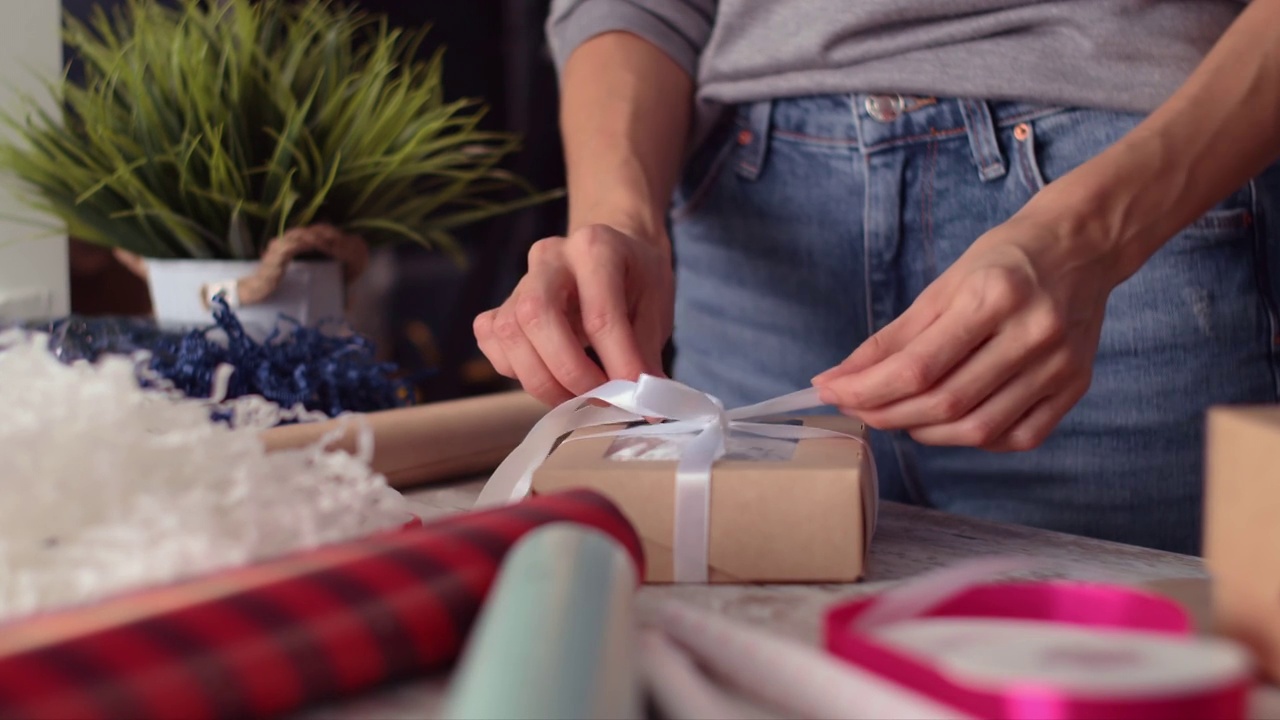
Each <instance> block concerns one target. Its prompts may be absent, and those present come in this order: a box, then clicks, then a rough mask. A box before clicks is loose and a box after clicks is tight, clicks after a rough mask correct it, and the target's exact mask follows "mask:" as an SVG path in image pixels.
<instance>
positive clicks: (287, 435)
mask: <svg viewBox="0 0 1280 720" xmlns="http://www.w3.org/2000/svg"><path fill="white" fill-rule="evenodd" d="M546 412H547V407H546V406H545V405H543V404H542V403H541V402H539V401H538V400H536V399H534V398H533V397H532V396H531V395H529V394H527V393H525V392H523V391H514V392H504V393H494V394H490V395H481V396H478V397H472V398H463V399H461V400H449V401H446V402H438V403H430V404H427V405H418V406H415V407H409V408H397V409H395V410H384V411H381V412H373V413H359V414H353V416H352V417H348V418H342V417H339V418H335V419H333V420H326V421H323V422H318V423H302V424H298V425H285V426H282V427H277V428H272V429H270V430H267V431H265V432H264V433H263V435H262V437H263V440H264V442H266V445H267V449H268V450H269V451H275V450H286V449H294V448H300V447H305V446H307V445H311V444H313V443H315V442H318V441H319V440H320V439H321V438H322V437H324V436H325V435H326V434H327V433H330V432H333V431H335V430H337V429H344V434H343V435H342V437H341V438H340V439H339V440H338V441H337V442H335V443H333V445H332V446H331V447H333V448H334V449H342V450H346V451H347V452H354V451H355V449H356V439H357V437H358V433H359V430H360V423H361V422H364V423H367V425H368V427H369V428H370V429H372V431H373V462H372V465H373V469H374V470H375V471H376V472H379V473H382V474H383V475H385V476H386V478H387V481H388V482H389V483H390V484H391V486H392V487H395V488H406V487H412V486H414V485H420V484H425V483H430V482H435V481H439V480H447V479H452V478H458V477H463V476H466V475H479V474H482V473H486V472H488V471H490V470H493V469H494V468H496V467H497V466H498V464H499V463H501V462H502V460H503V458H505V457H506V456H507V454H508V453H510V452H511V451H512V450H514V449H515V447H516V445H519V444H520V441H521V440H524V436H525V435H527V434H528V433H529V430H530V429H531V428H532V427H533V425H534V423H536V422H538V420H540V419H541V418H542V416H543V415H544V414H546Z"/></svg>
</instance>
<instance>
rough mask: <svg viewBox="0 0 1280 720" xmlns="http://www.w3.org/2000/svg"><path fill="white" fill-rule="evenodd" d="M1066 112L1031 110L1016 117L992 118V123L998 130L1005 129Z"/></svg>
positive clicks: (1047, 109)
mask: <svg viewBox="0 0 1280 720" xmlns="http://www.w3.org/2000/svg"><path fill="white" fill-rule="evenodd" d="M1066 111H1067V108H1043V109H1040V110H1032V111H1031V112H1025V113H1019V114H1017V115H1010V116H1009V117H1005V118H999V119H996V118H994V117H993V118H992V122H993V123H995V126H996V127H998V128H1005V127H1009V126H1011V125H1017V124H1018V123H1020V122H1031V121H1032V120H1043V119H1044V118H1047V117H1049V116H1051V115H1057V114H1059V113H1064V112H1066Z"/></svg>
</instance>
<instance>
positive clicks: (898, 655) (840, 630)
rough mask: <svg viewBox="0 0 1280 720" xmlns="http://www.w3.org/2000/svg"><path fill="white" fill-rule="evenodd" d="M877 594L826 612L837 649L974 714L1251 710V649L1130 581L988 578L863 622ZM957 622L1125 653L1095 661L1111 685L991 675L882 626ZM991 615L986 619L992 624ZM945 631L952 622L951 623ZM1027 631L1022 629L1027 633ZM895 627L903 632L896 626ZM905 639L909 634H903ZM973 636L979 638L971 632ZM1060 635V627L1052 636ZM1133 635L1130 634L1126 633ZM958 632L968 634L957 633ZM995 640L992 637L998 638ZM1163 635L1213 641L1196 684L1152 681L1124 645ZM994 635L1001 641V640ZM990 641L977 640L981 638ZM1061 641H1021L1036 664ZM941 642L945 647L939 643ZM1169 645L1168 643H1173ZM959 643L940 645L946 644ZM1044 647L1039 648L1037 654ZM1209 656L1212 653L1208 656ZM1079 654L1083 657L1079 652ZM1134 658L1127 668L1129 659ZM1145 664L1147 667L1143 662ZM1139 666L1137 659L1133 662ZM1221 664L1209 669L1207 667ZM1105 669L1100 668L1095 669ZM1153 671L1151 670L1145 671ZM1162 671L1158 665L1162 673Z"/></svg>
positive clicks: (1169, 719)
mask: <svg viewBox="0 0 1280 720" xmlns="http://www.w3.org/2000/svg"><path fill="white" fill-rule="evenodd" d="M876 601H877V598H874V597H873V598H869V599H862V600H856V601H853V602H849V603H844V604H841V605H838V606H835V607H833V608H832V609H831V610H830V611H829V612H828V613H827V616H826V618H825V642H826V647H827V650H828V651H829V652H831V653H832V654H834V655H835V656H837V657H839V658H841V659H843V660H845V661H847V662H849V663H852V664H854V665H858V666H859V667H861V668H862V669H864V670H867V671H869V672H872V673H875V674H877V675H880V676H881V677H884V678H885V679H887V680H890V681H892V682H895V683H898V684H900V685H902V686H905V687H908V688H911V689H912V690H914V691H916V692H918V693H921V694H923V695H926V696H928V697H930V698H932V699H934V700H936V701H938V702H941V703H943V704H946V705H950V706H952V707H955V708H957V709H959V710H961V711H963V712H965V713H967V714H970V715H973V716H975V717H980V718H992V719H993V720H1006V719H1007V720H1015V719H1017V720H1022V719H1024V718H1044V719H1045V720H1156V719H1157V718H1159V719H1160V720H1182V719H1184V718H1185V719H1186V720H1202V719H1204V718H1214V719H1215V720H1237V719H1242V718H1244V717H1245V716H1246V710H1247V705H1248V698H1249V690H1250V688H1251V686H1252V684H1253V671H1252V667H1251V665H1250V663H1249V662H1248V659H1247V656H1246V655H1245V654H1244V652H1243V650H1240V649H1238V648H1235V647H1233V646H1230V645H1229V644H1227V643H1225V641H1216V640H1210V639H1200V638H1196V637H1195V636H1194V630H1193V627H1192V624H1191V621H1190V619H1189V618H1188V617H1187V614H1186V613H1185V612H1184V611H1183V610H1182V608H1181V607H1179V606H1178V605H1177V604H1176V603H1174V602H1172V601H1170V600H1167V599H1164V598H1161V597H1157V596H1154V595H1150V594H1147V593H1143V592H1139V591H1136V590H1132V589H1129V588H1123V587H1118V586H1109V585H1092V584H1075V583H1058V582H1039V583H1017V584H987V585H978V586H973V587H970V588H968V589H964V590H960V591H959V592H957V593H956V594H955V595H952V596H951V597H949V598H947V599H944V600H942V601H941V602H939V603H937V604H936V605H934V606H933V607H932V608H929V609H927V610H925V611H923V612H921V613H919V614H917V615H915V616H914V617H912V618H910V619H907V620H903V621H899V622H893V623H888V624H884V625H872V626H870V627H861V626H860V623H859V619H860V617H861V616H863V615H864V614H865V613H866V612H867V610H869V609H870V608H871V607H873V606H874V605H875V604H876ZM931 620H933V621H941V623H939V624H940V625H943V626H945V624H946V623H947V622H950V621H952V620H954V621H958V622H959V623H960V624H961V625H963V623H965V622H974V623H975V625H974V627H983V626H985V627H987V628H988V629H989V630H990V629H993V628H998V627H999V624H1000V623H1003V624H1006V625H1008V626H1009V628H1007V629H1010V630H1014V629H1025V630H1026V631H1027V633H1028V634H1027V635H1026V637H1027V639H1028V642H1032V640H1031V636H1032V635H1033V634H1034V633H1035V631H1036V630H1043V629H1048V630H1051V631H1055V632H1062V631H1067V632H1070V631H1072V630H1075V631H1079V630H1082V629H1086V630H1091V631H1093V633H1091V637H1092V638H1095V639H1096V638H1098V636H1105V638H1104V640H1103V641H1104V642H1107V643H1110V644H1111V645H1112V646H1113V647H1114V648H1116V650H1117V652H1116V653H1113V655H1114V657H1111V658H1109V659H1108V658H1102V657H1099V658H1098V660H1097V662H1099V663H1104V662H1109V661H1110V662H1112V663H1113V664H1112V667H1111V670H1110V671H1109V672H1110V682H1107V683H1106V687H1095V688H1088V687H1081V686H1080V684H1079V683H1078V682H1077V683H1074V684H1072V683H1054V682H1051V681H1046V680H1045V679H1044V677H1043V676H1042V677H1040V678H1036V677H1033V675H1034V672H1031V671H1028V672H1025V673H1023V676H1022V677H1019V676H1018V673H1019V672H1021V670H1022V669H1021V668H1020V667H1017V666H1015V667H1013V668H1012V669H1011V672H1009V673H1008V674H1007V675H1005V676H1004V677H996V676H994V675H993V674H992V673H991V672H990V668H987V670H986V671H985V672H977V673H971V672H968V671H967V669H966V668H964V667H963V664H962V663H959V662H948V661H947V660H945V659H943V658H941V657H938V656H935V657H929V653H927V652H919V651H918V650H919V648H917V651H912V650H910V649H907V648H905V647H904V646H903V645H902V644H901V643H900V642H895V641H894V640H892V639H891V638H890V637H888V635H889V634H886V633H885V632H884V631H885V630H888V629H894V628H901V629H906V628H907V626H908V625H910V624H913V623H917V622H918V621H925V622H929V621H931ZM984 621H985V625H984ZM944 629H945V627H944ZM1019 631H1021V630H1019ZM895 632H896V630H895ZM898 635H899V639H901V637H902V633H900V632H899V633H898ZM970 635H971V637H976V635H973V634H972V633H970ZM1050 635H1052V632H1051V633H1050ZM1123 635H1129V637H1128V638H1125V637H1120V636H1123ZM953 636H954V637H957V638H959V637H962V635H957V634H954V633H953ZM993 638H994V636H993ZM1144 639H1145V640H1147V641H1155V642H1157V643H1159V642H1165V643H1167V642H1168V641H1169V640H1171V639H1173V640H1177V641H1179V642H1185V643H1187V644H1188V646H1191V647H1194V646H1195V644H1196V643H1204V644H1205V652H1206V653H1209V654H1213V657H1214V658H1216V660H1215V662H1214V663H1208V662H1206V664H1205V665H1206V669H1205V670H1204V672H1203V673H1199V671H1198V669H1197V671H1196V672H1194V673H1193V675H1195V681H1194V682H1187V681H1186V678H1185V676H1186V673H1185V668H1184V672H1183V674H1182V675H1183V677H1181V678H1180V679H1173V678H1171V679H1170V680H1169V682H1168V684H1162V683H1160V682H1155V683H1152V682H1151V679H1152V678H1151V676H1152V668H1151V667H1150V657H1148V658H1147V659H1146V660H1144V658H1143V656H1142V654H1141V653H1128V655H1129V656H1130V657H1128V658H1127V659H1125V655H1126V653H1125V652H1123V650H1124V648H1126V646H1127V645H1126V643H1129V644H1132V643H1135V642H1138V641H1142V640H1144ZM993 641H994V639H993ZM982 642H984V641H982V640H978V641H977V642H975V643H973V644H974V645H975V646H978V645H980V644H981V643H982ZM1054 642H1055V641H1054V640H1053V639H1049V640H1046V641H1044V643H1045V644H1044V646H1043V647H1041V648H1034V647H1031V646H1029V645H1026V644H1025V643H1021V641H1015V643H1014V644H1011V647H1013V646H1014V645H1022V647H1021V648H1020V649H1021V650H1023V651H1024V652H1022V653H1020V660H1022V659H1025V660H1027V661H1028V665H1027V666H1026V667H1030V666H1031V665H1034V664H1035V663H1036V662H1037V661H1038V660H1041V659H1043V656H1044V655H1045V654H1047V653H1049V652H1053V651H1054V647H1053V643H1054ZM940 647H941V646H940ZM1166 647H1167V646H1166ZM948 649H949V650H954V649H955V648H954V647H952V648H945V647H942V648H941V651H942V652H943V653H944V654H945V652H946V651H947V650H948ZM1037 653H1040V654H1039V655H1037ZM1205 657H1206V659H1207V658H1208V657H1209V655H1206V656H1205ZM1077 660H1079V658H1077ZM1125 662H1129V663H1131V664H1130V665H1129V667H1128V668H1127V669H1126V667H1125V665H1124V663H1125ZM1143 662H1146V663H1148V666H1147V667H1140V666H1139V665H1138V664H1140V663H1143ZM1134 663H1138V664H1134ZM1211 664H1212V665H1214V667H1215V669H1214V670H1212V671H1210V670H1208V669H1207V667H1208V665H1211ZM1094 671H1095V672H1097V671H1098V670H1097V668H1095V669H1094ZM1144 672H1145V675H1143V674H1144ZM1154 672H1155V674H1156V676H1157V677H1158V675H1159V672H1160V671H1159V669H1157V670H1155V671H1154ZM1125 673H1131V674H1132V675H1133V676H1135V677H1136V676H1140V675H1142V676H1144V678H1145V681H1146V682H1142V683H1135V685H1134V686H1131V687H1125V686H1124V681H1125V679H1126V677H1128V676H1127V675H1126V674H1125Z"/></svg>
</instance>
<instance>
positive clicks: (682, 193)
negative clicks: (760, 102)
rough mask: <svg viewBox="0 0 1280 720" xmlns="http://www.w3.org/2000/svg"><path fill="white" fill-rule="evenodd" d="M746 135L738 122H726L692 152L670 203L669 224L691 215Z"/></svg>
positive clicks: (730, 160)
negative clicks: (743, 134) (743, 135)
mask: <svg viewBox="0 0 1280 720" xmlns="http://www.w3.org/2000/svg"><path fill="white" fill-rule="evenodd" d="M744 132H749V130H748V129H747V127H746V126H745V125H744V124H743V123H742V121H741V120H740V119H739V120H734V121H726V122H723V123H721V124H720V125H718V126H716V129H715V130H714V131H713V132H712V133H711V134H710V135H709V136H708V137H707V139H706V140H704V141H703V142H702V144H701V145H700V146H699V147H698V148H697V149H696V150H695V151H694V152H693V154H692V155H691V156H690V157H689V159H688V161H687V162H686V163H685V166H684V169H683V171H682V172H681V175H680V181H679V182H678V183H677V184H676V187H675V191H674V193H673V194H672V199H671V211H670V214H669V217H670V219H671V222H673V223H677V222H681V221H683V220H686V219H688V218H689V217H690V216H692V215H693V214H695V213H696V212H697V211H698V209H699V208H700V207H702V204H703V201H704V200H706V198H707V195H708V194H710V192H711V189H712V187H713V186H714V185H715V182H716V180H718V179H719V178H720V176H721V174H723V172H724V170H725V168H726V167H728V166H729V164H730V163H731V162H732V161H733V156H734V155H735V152H734V151H735V150H737V149H738V148H740V147H741V145H742V143H741V138H742V133H744Z"/></svg>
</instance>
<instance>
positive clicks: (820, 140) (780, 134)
mask: <svg viewBox="0 0 1280 720" xmlns="http://www.w3.org/2000/svg"><path fill="white" fill-rule="evenodd" d="M773 136H774V137H775V138H779V139H782V140H791V141H794V142H802V143H812V144H814V145H825V146H830V147H849V146H852V145H857V144H858V140H857V138H828V137H821V136H818V135H806V134H805V133H799V132H795V131H793V130H774V131H773Z"/></svg>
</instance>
